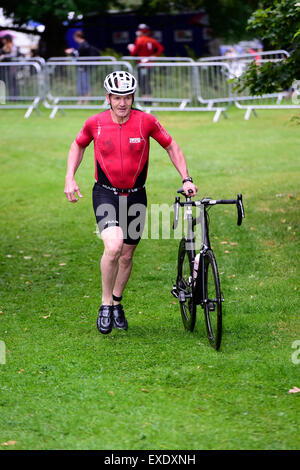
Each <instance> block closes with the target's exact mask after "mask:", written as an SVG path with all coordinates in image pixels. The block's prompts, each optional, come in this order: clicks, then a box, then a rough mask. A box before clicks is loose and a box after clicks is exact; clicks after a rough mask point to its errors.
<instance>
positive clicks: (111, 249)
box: [104, 243, 122, 261]
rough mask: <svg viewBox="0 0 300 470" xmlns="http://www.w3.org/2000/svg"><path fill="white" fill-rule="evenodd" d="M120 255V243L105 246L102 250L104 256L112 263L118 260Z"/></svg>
mask: <svg viewBox="0 0 300 470" xmlns="http://www.w3.org/2000/svg"><path fill="white" fill-rule="evenodd" d="M121 253H122V243H114V244H109V245H108V244H107V245H106V246H105V248H104V254H105V256H107V257H108V258H110V259H111V260H112V261H116V260H118V259H119V258H120V256H121Z"/></svg>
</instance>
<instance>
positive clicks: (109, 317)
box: [97, 305, 113, 335]
mask: <svg viewBox="0 0 300 470" xmlns="http://www.w3.org/2000/svg"><path fill="white" fill-rule="evenodd" d="M112 327H113V312H112V305H101V307H100V308H99V315H98V318H97V328H98V330H99V331H100V333H102V334H103V335H107V334H108V333H110V332H111V330H112Z"/></svg>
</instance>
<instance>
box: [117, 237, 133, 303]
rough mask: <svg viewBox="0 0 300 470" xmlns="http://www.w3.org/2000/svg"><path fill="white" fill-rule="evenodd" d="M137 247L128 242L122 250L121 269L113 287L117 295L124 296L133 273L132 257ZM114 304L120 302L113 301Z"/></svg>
mask: <svg viewBox="0 0 300 470" xmlns="http://www.w3.org/2000/svg"><path fill="white" fill-rule="evenodd" d="M136 247H137V245H127V244H126V243H124V244H123V247H122V252H121V255H120V257H119V269H118V271H117V275H116V278H115V283H114V287H113V294H114V295H115V296H116V297H122V294H123V291H124V289H125V287H126V284H127V281H128V279H129V276H130V273H131V269H132V258H133V253H134V250H135V249H136ZM113 304H114V305H117V304H119V302H117V301H113Z"/></svg>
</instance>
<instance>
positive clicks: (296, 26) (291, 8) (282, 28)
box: [237, 0, 300, 95]
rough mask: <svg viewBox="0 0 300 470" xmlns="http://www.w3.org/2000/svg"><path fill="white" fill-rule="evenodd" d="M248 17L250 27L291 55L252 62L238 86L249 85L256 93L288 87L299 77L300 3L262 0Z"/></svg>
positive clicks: (258, 35)
mask: <svg viewBox="0 0 300 470" xmlns="http://www.w3.org/2000/svg"><path fill="white" fill-rule="evenodd" d="M263 6H264V9H259V10H257V11H256V12H255V13H254V14H253V15H252V16H251V18H250V19H249V22H248V29H249V31H252V32H253V33H254V34H255V36H256V37H260V38H261V39H262V40H264V41H265V42H266V44H268V45H269V47H270V48H272V49H277V50H278V49H285V50H287V51H288V52H289V53H290V57H288V59H286V60H284V61H280V62H266V63H263V64H262V65H260V66H259V67H258V66H256V64H255V63H254V62H253V63H251V64H250V65H249V67H248V68H247V71H246V72H245V74H243V75H242V77H241V78H240V79H239V80H238V81H237V89H240V90H243V89H245V88H247V87H248V88H249V90H250V92H251V93H252V94H253V95H261V94H263V93H273V92H276V91H282V90H286V89H287V88H289V87H290V86H291V85H292V82H293V81H294V80H297V79H300V47H299V46H300V3H298V4H297V3H295V0H280V1H274V0H272V1H270V0H265V1H264V2H263Z"/></svg>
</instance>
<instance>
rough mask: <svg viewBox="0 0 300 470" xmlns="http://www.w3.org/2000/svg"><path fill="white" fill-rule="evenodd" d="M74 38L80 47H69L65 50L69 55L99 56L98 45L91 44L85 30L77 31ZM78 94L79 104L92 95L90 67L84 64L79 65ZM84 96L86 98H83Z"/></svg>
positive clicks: (86, 100)
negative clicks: (86, 37)
mask: <svg viewBox="0 0 300 470" xmlns="http://www.w3.org/2000/svg"><path fill="white" fill-rule="evenodd" d="M74 40H75V41H76V42H77V43H78V49H77V50H76V49H73V48H69V49H66V50H65V53H66V54H68V55H73V56H75V57H91V56H98V55H99V51H98V49H97V48H96V47H94V46H91V45H90V44H89V43H88V42H87V40H86V39H85V36H84V33H83V31H79V30H78V31H75V33H74ZM77 94H78V96H80V97H81V99H80V100H79V101H78V104H84V103H87V102H88V97H89V96H91V87H90V78H89V67H88V66H87V65H82V66H79V67H78V72H77ZM82 97H85V98H86V99H85V100H83V99H82Z"/></svg>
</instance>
